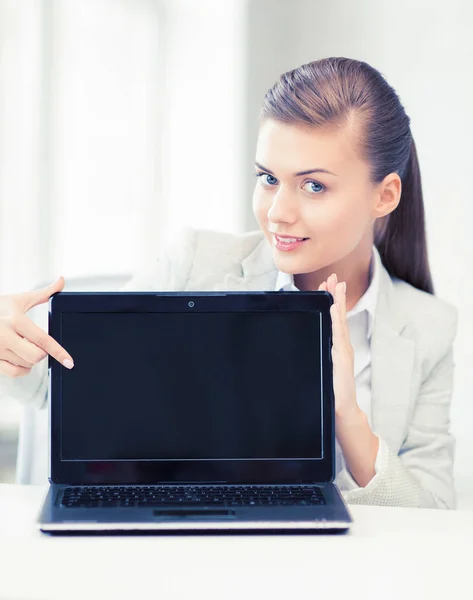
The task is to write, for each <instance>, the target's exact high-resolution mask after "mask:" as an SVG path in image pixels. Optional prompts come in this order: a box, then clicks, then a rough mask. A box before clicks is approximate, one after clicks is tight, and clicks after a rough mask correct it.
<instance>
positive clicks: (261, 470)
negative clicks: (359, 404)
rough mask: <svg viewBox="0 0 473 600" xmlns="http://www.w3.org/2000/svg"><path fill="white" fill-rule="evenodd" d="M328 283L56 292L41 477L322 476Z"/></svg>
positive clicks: (330, 407)
mask: <svg viewBox="0 0 473 600" xmlns="http://www.w3.org/2000/svg"><path fill="white" fill-rule="evenodd" d="M332 303H333V298H332V296H331V294H329V293H328V292H323V291H320V292H315V291H314V292H297V293H294V292H192V293H190V292H59V293H57V294H55V295H53V296H52V297H51V298H50V301H49V333H50V335H51V336H52V337H53V338H55V339H56V340H57V341H58V342H59V343H60V344H61V345H62V346H64V348H66V349H67V351H68V352H69V353H70V354H71V356H72V357H73V358H74V368H73V369H72V370H68V369H66V368H64V367H63V366H62V365H61V364H59V363H58V362H57V361H56V360H55V359H54V358H52V357H49V366H50V370H49V385H50V402H51V403H50V429H51V435H50V458H51V461H50V480H51V481H52V482H54V483H68V484H74V485H79V484H131V483H132V484H155V483H174V484H177V483H190V482H194V483H197V482H205V483H209V482H215V483H317V482H328V481H333V479H334V471H335V464H334V463H335V460H334V456H335V427H334V398H333V383H332V381H333V380H332V365H331V331H332V329H331V319H330V312H329V311H330V306H331V304H332Z"/></svg>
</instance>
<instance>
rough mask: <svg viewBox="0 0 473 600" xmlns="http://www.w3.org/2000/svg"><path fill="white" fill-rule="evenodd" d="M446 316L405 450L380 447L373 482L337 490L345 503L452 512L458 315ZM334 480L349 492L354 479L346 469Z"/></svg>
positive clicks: (454, 504)
mask: <svg viewBox="0 0 473 600" xmlns="http://www.w3.org/2000/svg"><path fill="white" fill-rule="evenodd" d="M452 308H453V307H452ZM450 315H451V320H450V319H449V320H448V325H449V326H448V328H447V329H448V332H447V335H446V337H445V338H444V339H445V342H444V344H443V352H442V353H441V355H440V358H439V359H438V360H437V361H436V362H435V364H434V365H433V367H432V368H431V369H430V372H429V373H428V375H427V376H426V377H425V378H424V380H423V382H422V384H421V387H420V391H419V395H418V397H417V400H416V404H415V407H414V410H413V414H412V418H411V421H410V423H409V427H408V431H407V436H406V438H405V440H404V443H403V445H402V446H401V448H400V450H399V452H398V453H395V452H394V451H393V450H392V448H390V447H389V446H388V445H387V444H383V446H384V452H383V457H382V460H381V464H380V465H379V471H378V472H377V473H376V475H375V476H374V477H373V479H372V480H371V481H370V482H368V484H367V485H366V486H365V487H358V488H356V489H348V490H347V491H343V490H341V493H342V495H343V497H344V498H345V500H346V501H347V502H348V503H350V504H377V505H384V506H402V507H417V508H446V509H454V508H456V493H455V488H454V479H453V462H454V454H455V438H454V437H453V435H452V434H451V433H450V406H451V399H452V392H453V374H454V366H455V361H454V355H453V342H454V339H455V336H456V332H457V327H458V311H457V310H456V309H455V308H453V310H452V311H451V313H450ZM335 481H336V483H337V485H338V486H339V487H341V488H343V487H344V486H345V487H348V488H349V487H350V485H349V484H348V482H353V479H352V477H351V475H350V473H349V472H348V470H347V469H346V468H345V469H343V470H342V471H340V473H339V474H338V476H337V478H336V480H335ZM347 484H348V485H347Z"/></svg>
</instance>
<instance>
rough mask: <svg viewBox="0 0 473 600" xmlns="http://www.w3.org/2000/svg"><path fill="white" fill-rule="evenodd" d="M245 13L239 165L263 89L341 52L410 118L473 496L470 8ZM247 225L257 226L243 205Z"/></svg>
mask: <svg viewBox="0 0 473 600" xmlns="http://www.w3.org/2000/svg"><path fill="white" fill-rule="evenodd" d="M249 7H250V13H249V18H248V23H249V32H250V40H249V48H250V55H249V56H248V61H247V64H248V72H249V84H248V85H249V90H250V91H249V94H248V111H247V122H248V132H249V133H248V137H247V151H248V164H251V163H250V160H254V152H255V143H256V127H255V125H256V117H257V112H258V109H259V104H260V102H261V100H262V98H263V95H264V93H265V91H266V90H267V89H268V88H269V87H270V86H271V85H272V84H273V83H274V82H275V81H276V80H277V78H278V76H279V74H281V73H282V72H284V71H287V70H290V69H293V68H295V67H296V66H298V65H300V64H303V63H307V62H310V61H312V60H316V59H318V58H323V57H327V56H347V57H350V58H356V59H358V60H364V61H366V62H368V63H370V64H371V65H372V66H373V67H375V68H377V69H378V70H379V71H381V73H382V74H383V75H384V77H385V78H386V79H387V81H388V82H389V83H390V84H391V85H392V86H393V87H394V88H395V89H396V91H397V92H398V94H399V95H400V98H401V102H402V103H403V104H404V106H405V108H406V111H407V114H408V115H409V116H410V117H411V127H412V132H413V135H414V138H415V141H416V145H417V150H418V155H419V162H420V167H421V175H422V180H423V191H424V202H425V210H426V222H427V237H428V248H429V256H430V263H431V268H432V272H433V278H434V284H435V287H436V293H437V295H438V296H439V297H441V298H444V299H445V300H447V301H449V302H451V303H453V304H455V305H456V306H457V307H458V309H459V311H460V325H459V333H458V337H457V340H456V343H455V354H456V363H457V365H456V375H455V391H454V398H453V408H452V430H453V432H454V433H455V435H456V436H457V459H456V466H455V469H456V477H457V486H458V487H459V488H461V489H463V488H465V487H468V488H469V489H470V491H471V492H472V493H473V469H472V466H471V465H472V464H473V441H472V440H473V436H472V435H471V430H472V429H473V376H472V370H471V367H470V345H471V340H472V339H473V314H472V310H471V306H472V304H473V285H472V275H471V273H472V272H473V271H472V268H471V265H472V264H473V238H472V236H471V235H470V233H469V230H470V227H471V219H472V218H473V208H472V206H473V204H472V194H471V173H472V168H471V161H472V157H473V153H472V150H471V139H473V69H472V67H471V65H472V63H473V38H472V37H471V22H472V19H473V5H472V4H471V3H467V2H464V1H462V0H452V1H451V2H449V3H448V6H446V5H445V4H444V3H441V2H431V1H427V0H417V2H411V1H409V0H398V1H397V2H396V3H394V2H386V1H382V2H380V1H379V0H358V1H357V2H352V1H351V0H337V1H335V2H323V1H321V0H320V1H314V0H293V1H292V2H290V3H289V2H287V3H286V2H280V3H279V2H278V3H274V2H273V1H272V0H253V1H252V2H250V4H249ZM250 157H251V158H250ZM253 186H254V178H251V177H248V178H247V180H246V190H247V192H246V194H247V195H248V196H250V195H251V193H252V189H253ZM246 223H247V227H249V228H253V227H255V226H256V224H255V221H254V219H253V216H252V214H251V207H250V206H248V210H247V214H246ZM432 326H433V327H435V324H434V323H433V324H432Z"/></svg>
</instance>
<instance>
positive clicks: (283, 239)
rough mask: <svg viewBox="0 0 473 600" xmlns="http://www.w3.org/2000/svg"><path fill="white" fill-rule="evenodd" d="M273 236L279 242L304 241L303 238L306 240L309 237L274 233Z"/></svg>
mask: <svg viewBox="0 0 473 600" xmlns="http://www.w3.org/2000/svg"><path fill="white" fill-rule="evenodd" d="M273 235H274V237H275V238H276V239H277V241H278V242H281V243H282V244H291V243H295V242H304V241H305V240H308V239H309V238H306V237H299V238H298V237H288V236H284V235H283V236H281V235H277V234H276V233H274V234H273Z"/></svg>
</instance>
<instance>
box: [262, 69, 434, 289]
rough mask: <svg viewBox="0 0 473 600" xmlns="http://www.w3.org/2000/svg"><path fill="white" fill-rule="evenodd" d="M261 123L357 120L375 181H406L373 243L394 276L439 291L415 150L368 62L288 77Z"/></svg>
mask: <svg viewBox="0 0 473 600" xmlns="http://www.w3.org/2000/svg"><path fill="white" fill-rule="evenodd" d="M259 118H260V123H261V122H262V121H263V120H264V119H268V118H269V119H274V120H276V121H282V122H284V123H290V124H295V125H301V126H312V127H324V126H343V125H346V124H349V123H351V120H352V118H355V119H356V118H358V119H359V122H360V125H361V131H362V139H361V140H360V144H359V145H360V151H361V154H362V158H363V159H364V160H366V161H367V163H368V164H369V165H370V174H371V180H372V182H373V183H379V182H381V181H382V180H383V179H384V178H385V177H386V175H388V174H389V173H393V172H396V173H397V174H398V175H399V177H400V178H401V182H402V193H401V200H400V202H399V204H398V206H397V207H396V208H395V209H394V211H392V212H391V213H389V214H388V215H386V216H385V217H382V218H379V219H377V220H376V222H375V225H374V243H375V245H376V247H377V248H378V251H379V254H380V256H381V259H382V261H383V263H384V265H385V267H386V269H387V270H388V271H389V273H390V274H391V276H393V277H397V278H399V279H403V280H404V281H406V282H408V283H410V284H411V285H413V286H414V287H416V288H418V289H420V290H423V291H425V292H428V293H430V294H433V293H434V288H433V283H432V276H431V273H430V268H429V261H428V256H427V241H426V234H425V219H424V201H423V196H422V184H421V176H420V170H419V163H418V160H417V152H416V147H415V143H414V139H413V137H412V134H411V129H410V125H409V124H410V119H409V117H408V116H407V114H406V112H405V110H404V107H403V106H402V104H401V102H400V100H399V97H398V95H397V94H396V92H395V90H394V89H393V88H392V87H391V86H390V85H389V84H388V83H387V82H386V80H385V79H384V78H383V76H382V75H381V73H379V71H377V70H376V69H374V68H373V67H371V66H370V65H368V64H367V63H365V62H362V61H358V60H353V59H350V58H344V57H332V58H323V59H321V60H316V61H313V62H311V63H307V64H304V65H302V66H300V67H298V68H296V69H294V70H292V71H288V72H287V73H283V74H282V75H281V76H280V78H279V80H278V81H277V82H276V83H275V84H274V85H273V86H272V87H271V88H270V89H269V90H268V91H267V92H266V94H265V96H264V99H263V103H262V107H261V110H260V116H259Z"/></svg>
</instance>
